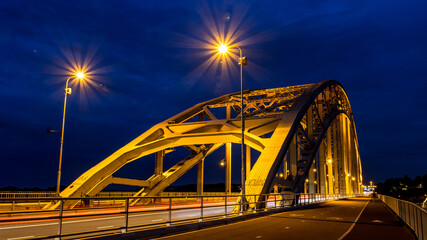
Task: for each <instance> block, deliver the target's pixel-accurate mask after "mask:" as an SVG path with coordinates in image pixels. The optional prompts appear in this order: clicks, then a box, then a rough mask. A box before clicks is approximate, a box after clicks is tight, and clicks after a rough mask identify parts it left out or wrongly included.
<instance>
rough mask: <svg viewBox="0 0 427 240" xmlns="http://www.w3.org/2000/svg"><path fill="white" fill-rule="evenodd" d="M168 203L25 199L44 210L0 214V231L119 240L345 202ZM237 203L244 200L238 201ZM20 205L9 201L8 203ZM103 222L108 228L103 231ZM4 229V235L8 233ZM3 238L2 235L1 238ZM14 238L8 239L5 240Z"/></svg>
mask: <svg viewBox="0 0 427 240" xmlns="http://www.w3.org/2000/svg"><path fill="white" fill-rule="evenodd" d="M215 197H216V198H212V196H206V195H194V196H169V197H162V196H159V197H115V198H112V197H90V198H26V199H25V200H27V201H29V202H31V201H43V202H48V203H49V204H48V205H46V206H44V207H42V208H41V209H36V210H34V209H29V210H27V209H21V210H18V209H14V210H6V211H4V210H3V211H0V228H1V227H2V225H7V226H9V227H8V228H13V230H14V231H13V232H11V233H10V234H14V233H16V232H19V229H20V227H22V228H28V227H31V226H32V225H34V226H37V227H38V229H40V230H37V232H36V236H31V237H28V238H26V239H53V238H56V239H58V238H59V239H73V238H80V237H88V236H96V235H102V234H119V233H127V232H132V231H141V230H145V229H152V228H164V227H170V226H175V225H181V224H189V223H197V222H203V221H209V220H216V219H223V218H233V217H237V216H241V215H247V214H254V213H257V212H260V211H269V210H273V209H278V208H289V207H295V206H301V205H307V204H313V203H319V202H323V201H328V200H334V199H339V198H345V197H348V196H338V195H327V194H289V193H272V194H266V195H245V196H244V198H242V197H241V196H240V195H222V196H219V195H217V196H215ZM241 199H247V200H244V201H242V200H241ZM17 200H22V198H11V199H9V201H12V202H13V201H17ZM106 222H108V225H107V226H106ZM8 228H5V229H8ZM4 234H6V233H5V232H4ZM14 237H18V238H19V237H20V236H10V238H14Z"/></svg>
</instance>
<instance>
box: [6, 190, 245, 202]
mask: <svg viewBox="0 0 427 240" xmlns="http://www.w3.org/2000/svg"><path fill="white" fill-rule="evenodd" d="M136 193H137V192H135V191H130V192H116V191H112V192H100V193H98V194H96V195H95V197H133V196H134V195H135V194H136ZM203 195H206V196H221V195H224V193H223V192H204V193H203ZM229 195H239V192H232V193H230V194H229ZM160 196H161V197H174V196H197V192H162V193H161V194H160ZM54 197H57V194H56V192H25V191H15V192H12V191H3V192H0V200H4V199H9V198H54Z"/></svg>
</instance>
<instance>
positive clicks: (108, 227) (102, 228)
mask: <svg viewBox="0 0 427 240" xmlns="http://www.w3.org/2000/svg"><path fill="white" fill-rule="evenodd" d="M112 227H114V226H103V227H97V228H98V229H103V228H112Z"/></svg>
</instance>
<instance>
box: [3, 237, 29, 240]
mask: <svg viewBox="0 0 427 240" xmlns="http://www.w3.org/2000/svg"><path fill="white" fill-rule="evenodd" d="M32 237H34V236H25V237H16V238H8V239H7V240H17V239H25V238H32Z"/></svg>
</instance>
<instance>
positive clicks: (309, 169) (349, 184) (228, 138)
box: [49, 80, 362, 208]
mask: <svg viewBox="0 0 427 240" xmlns="http://www.w3.org/2000/svg"><path fill="white" fill-rule="evenodd" d="M241 101H243V103H244V108H243V109H241V107H240V103H241ZM242 115H244V116H245V125H246V128H245V143H246V144H247V154H248V156H247V159H249V161H247V164H246V165H247V166H246V168H247V175H248V177H247V179H246V182H245V185H246V189H247V190H246V194H247V195H253V196H257V195H258V196H260V197H258V198H257V199H249V200H251V202H254V201H255V200H256V201H255V202H259V203H260V202H262V197H261V196H262V195H263V194H268V193H270V192H271V191H272V189H275V187H277V188H281V189H282V191H289V192H294V193H301V192H310V193H316V192H317V193H329V194H352V193H359V192H360V191H361V182H362V171H361V164H360V156H359V153H358V142H357V135H356V129H355V124H354V119H353V113H352V110H351V106H350V102H349V100H348V97H347V94H346V93H345V91H344V88H343V87H342V85H341V84H340V83H339V82H338V81H335V80H325V81H321V82H318V83H315V84H307V85H299V86H290V87H283V88H274V89H259V90H246V91H244V95H243V99H241V98H240V93H231V94H226V95H224V96H221V97H218V98H215V99H212V100H209V101H206V102H203V103H199V104H196V105H195V106H193V107H192V108H189V109H187V110H185V111H183V112H182V113H179V114H177V115H175V116H174V117H172V118H170V119H168V120H166V121H164V122H161V123H159V124H156V125H155V126H153V127H152V128H151V129H149V130H148V131H146V132H145V133H143V134H141V135H140V136H139V137H137V138H136V139H134V140H133V141H131V142H130V143H129V144H127V145H125V146H124V147H122V148H121V149H119V150H118V151H116V152H115V153H113V154H112V155H111V156H109V157H107V158H106V159H104V160H103V161H101V162H99V163H98V164H97V165H95V166H94V167H92V168H91V169H89V170H88V171H86V172H85V173H83V174H82V175H81V176H80V177H79V178H77V179H76V180H75V181H74V182H73V183H72V184H71V185H70V186H68V187H67V188H66V189H65V190H64V191H63V192H61V196H62V197H85V196H94V195H95V194H97V193H98V192H100V191H101V190H102V189H104V188H105V187H106V186H108V185H110V184H123V185H131V186H139V187H141V190H140V191H139V192H138V193H136V194H135V196H157V195H159V194H160V193H161V192H162V191H163V190H164V189H165V188H166V187H167V186H169V185H170V184H172V183H173V182H174V181H176V180H177V179H178V178H179V177H181V176H182V175H183V174H184V173H186V172H187V171H188V170H190V169H191V168H193V167H196V166H197V168H198V192H199V193H202V192H203V162H204V159H205V158H206V156H208V155H209V154H211V153H213V152H214V151H217V150H218V149H219V148H220V147H221V146H224V145H225V148H226V150H225V151H226V153H225V156H226V157H225V160H226V162H227V164H226V165H227V170H226V192H227V193H229V192H230V191H231V175H230V174H231V163H232V160H231V145H232V144H239V143H241V139H240V134H241V127H242V126H241V123H240V119H241V116H242ZM178 147H182V148H185V149H187V150H188V152H189V155H188V156H187V157H186V158H184V159H182V160H180V161H177V163H176V164H175V165H174V166H172V167H171V168H170V169H167V170H164V169H163V159H164V158H165V157H167V156H168V153H169V152H171V151H172V150H173V149H174V148H178ZM251 151H258V152H260V156H259V157H258V159H257V160H256V161H255V163H254V165H253V166H252V164H251V159H250V152H251ZM150 154H154V155H155V169H154V174H153V175H152V176H151V177H150V178H148V179H144V180H140V179H127V178H120V177H116V176H114V173H115V172H116V171H118V170H119V169H120V168H121V167H123V166H124V165H126V164H127V163H130V162H132V161H135V160H138V159H140V158H142V157H144V156H147V155H150ZM252 162H253V161H252ZM233 165H234V164H233ZM236 165H238V164H236ZM76 203H77V202H76V201H73V200H69V201H65V207H73V206H74V205H75V204H76ZM132 204H136V201H134V202H132ZM49 207H52V208H53V207H55V206H54V205H51V206H49Z"/></svg>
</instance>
